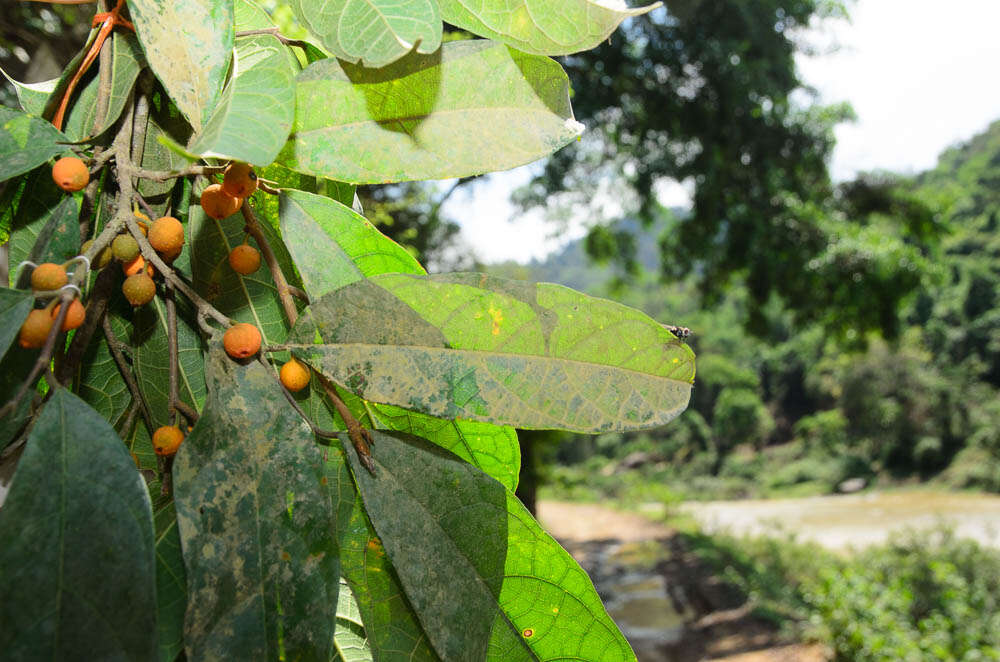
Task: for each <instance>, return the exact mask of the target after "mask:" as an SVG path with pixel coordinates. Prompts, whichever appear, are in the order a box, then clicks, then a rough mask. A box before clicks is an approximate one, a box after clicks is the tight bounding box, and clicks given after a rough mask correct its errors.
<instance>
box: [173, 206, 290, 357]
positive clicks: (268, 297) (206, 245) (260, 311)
mask: <svg viewBox="0 0 1000 662" xmlns="http://www.w3.org/2000/svg"><path fill="white" fill-rule="evenodd" d="M260 225H261V231H262V232H263V233H264V235H265V236H266V237H267V239H268V242H269V243H270V244H271V248H272V249H273V250H274V252H275V255H276V257H277V259H278V264H279V265H281V268H282V270H283V271H284V272H285V274H286V276H287V277H288V278H289V280H291V281H293V282H292V284H293V285H295V284H296V283H295V282H294V278H293V277H292V274H293V273H294V268H293V266H292V262H291V258H290V257H289V256H288V251H287V250H286V249H285V246H284V244H283V243H282V242H281V239H280V238H279V237H278V236H277V234H276V233H275V231H274V230H272V229H271V227H270V226H269V225H268V224H267V223H261V224H260ZM243 227H244V222H243V218H242V216H241V215H240V214H239V212H237V213H236V214H234V215H233V216H231V217H229V218H226V219H223V220H221V221H217V220H214V219H211V218H209V217H208V216H206V215H205V212H204V211H203V210H202V208H201V206H200V205H199V204H197V202H196V203H195V204H193V205H191V207H190V216H189V219H188V232H189V234H190V237H191V242H190V246H191V253H190V254H191V275H192V280H193V281H194V285H195V289H197V290H198V292H199V293H200V294H201V295H202V296H203V297H205V299H207V300H208V301H209V302H210V303H211V304H213V305H214V306H215V307H216V308H218V309H219V310H220V311H222V312H223V313H225V314H226V315H228V316H230V317H232V318H233V319H235V320H236V321H238V322H246V323H248V324H253V325H254V326H256V327H257V328H258V329H260V332H261V335H262V336H263V340H264V343H265V344H269V343H280V342H281V341H282V340H284V338H285V336H286V335H287V333H288V322H287V320H286V319H285V313H284V310H283V309H282V307H281V302H280V300H279V299H278V293H277V290H276V288H275V286H274V281H273V280H272V279H271V274H270V272H269V271H268V269H267V266H266V265H265V264H264V263H263V261H262V262H261V266H260V268H259V269H258V270H257V271H256V272H254V273H252V274H250V275H248V276H241V275H240V274H238V273H236V272H235V271H233V269H232V267H230V266H229V252H230V251H231V250H232V249H233V248H234V247H235V246H237V245H239V244H241V243H243V238H244V232H243Z"/></svg>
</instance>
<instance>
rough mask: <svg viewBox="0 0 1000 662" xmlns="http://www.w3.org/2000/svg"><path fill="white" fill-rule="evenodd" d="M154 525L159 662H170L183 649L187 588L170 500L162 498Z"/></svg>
mask: <svg viewBox="0 0 1000 662" xmlns="http://www.w3.org/2000/svg"><path fill="white" fill-rule="evenodd" d="M153 521H154V523H155V525H156V617H157V624H156V625H157V634H158V635H159V637H158V643H159V654H160V662H173V661H174V660H176V659H177V655H178V653H180V652H181V651H182V650H183V649H184V609H185V608H186V607H187V584H186V581H185V579H186V576H185V573H184V557H183V556H182V555H181V538H180V534H179V533H178V532H177V513H176V512H175V511H174V502H173V499H171V498H169V497H161V499H160V500H159V503H157V505H156V508H155V509H154V511H153Z"/></svg>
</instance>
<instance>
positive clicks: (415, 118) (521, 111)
mask: <svg viewBox="0 0 1000 662" xmlns="http://www.w3.org/2000/svg"><path fill="white" fill-rule="evenodd" d="M494 111H495V112H500V111H516V112H517V113H518V115H527V114H529V113H531V114H535V115H541V116H544V117H551V116H552V115H553V114H554V113H553V111H552V110H549V109H547V108H546V109H542V108H519V107H517V106H483V107H480V108H477V107H475V106H469V107H466V108H443V109H441V110H433V111H431V112H429V113H422V114H420V115H407V116H405V117H392V118H389V119H382V120H378V119H375V118H373V117H369V118H366V119H361V120H355V121H352V122H343V123H339V124H334V125H327V126H321V127H319V128H317V129H306V130H302V131H293V132H292V133H291V136H290V137H295V136H301V135H309V134H312V133H324V132H329V131H339V130H341V129H349V128H357V127H360V126H365V125H367V124H377V125H378V126H380V127H383V126H389V125H392V124H397V123H400V122H424V121H426V120H428V119H430V118H433V117H440V116H442V115H451V114H456V113H473V114H475V115H476V117H482V116H483V114H484V113H486V112H494ZM399 128H400V129H402V130H403V131H404V132H405V133H406V135H407V136H410V137H411V138H412V137H413V136H411V135H410V132H409V131H407V130H406V127H403V126H400V127H399Z"/></svg>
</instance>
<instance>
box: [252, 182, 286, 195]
mask: <svg viewBox="0 0 1000 662" xmlns="http://www.w3.org/2000/svg"><path fill="white" fill-rule="evenodd" d="M257 188H258V189H260V190H261V191H263V192H264V193H270V194H271V195H279V194H280V193H281V189H280V188H279V187H278V186H272V185H271V183H270V182H269V181H267V180H265V179H259V178H258V179H257Z"/></svg>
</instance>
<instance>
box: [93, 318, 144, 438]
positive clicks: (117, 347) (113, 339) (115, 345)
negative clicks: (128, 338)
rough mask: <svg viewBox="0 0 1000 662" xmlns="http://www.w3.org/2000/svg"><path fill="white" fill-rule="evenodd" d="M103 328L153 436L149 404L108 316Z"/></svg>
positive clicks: (103, 322)
mask: <svg viewBox="0 0 1000 662" xmlns="http://www.w3.org/2000/svg"><path fill="white" fill-rule="evenodd" d="M101 327H102V328H103V330H104V339H105V340H107V341H108V347H110V348H111V356H112V357H113V358H114V360H115V365H117V366H118V372H119V373H121V376H122V379H124V380H125V385H126V386H127V387H128V391H129V393H131V394H132V400H133V401H135V402H138V403H139V407H140V409H141V413H142V420H143V422H145V424H146V429H147V430H148V431H149V434H150V436H152V434H153V430H155V429H156V428H155V426H154V425H153V416H152V414H151V413H150V411H149V404H148V403H147V402H146V399H145V398H144V397H142V391H140V390H139V384H138V383H137V382H136V381H135V376H134V375H133V374H132V369H131V368H130V367H129V365H128V360H127V359H126V358H125V355H124V354H122V349H121V345H122V343H121V341H120V340H118V336H116V335H115V330H114V329H112V328H111V322H110V321H109V320H108V317H107V315H105V316H104V317H102V318H101Z"/></svg>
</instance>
